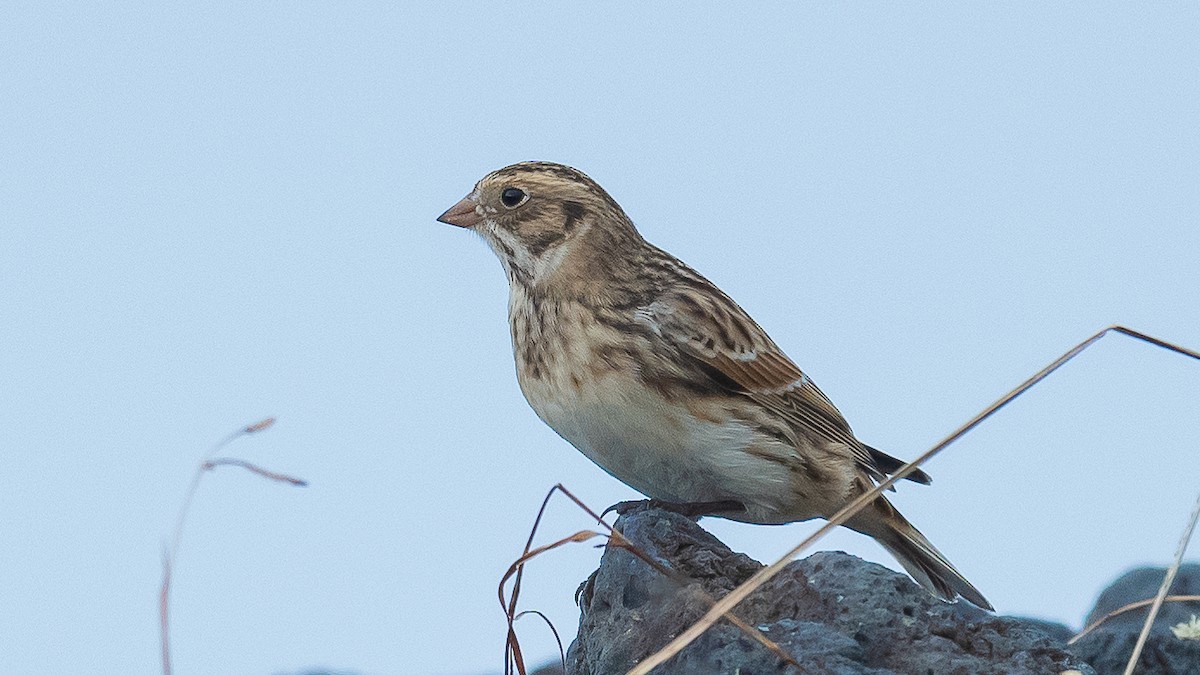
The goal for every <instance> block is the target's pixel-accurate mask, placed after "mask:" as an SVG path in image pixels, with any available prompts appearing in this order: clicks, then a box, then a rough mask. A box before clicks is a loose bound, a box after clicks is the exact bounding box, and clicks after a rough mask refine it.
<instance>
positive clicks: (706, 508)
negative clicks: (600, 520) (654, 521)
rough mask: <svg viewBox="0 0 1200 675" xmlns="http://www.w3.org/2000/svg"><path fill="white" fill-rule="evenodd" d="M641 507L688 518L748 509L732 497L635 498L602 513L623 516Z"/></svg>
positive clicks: (603, 514) (618, 503)
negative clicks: (682, 500) (681, 500)
mask: <svg viewBox="0 0 1200 675" xmlns="http://www.w3.org/2000/svg"><path fill="white" fill-rule="evenodd" d="M640 508H646V509H662V510H664V511H670V512H672V513H678V514H679V515H681V516H686V517H688V518H699V517H701V516H715V515H721V514H724V513H729V512H731V511H732V512H744V511H745V510H746V506H745V505H744V504H742V503H741V502H737V501H733V500H731V499H726V500H722V501H715V502H688V503H683V504H679V503H675V502H664V501H662V500H661V499H633V500H629V501H624V502H617V503H616V504H613V505H612V506H610V507H608V508H607V509H604V513H601V514H600V515H601V517H603V516H606V515H608V513H609V512H610V511H615V512H616V514H617V515H618V516H623V515H625V514H626V513H629V512H631V511H634V510H636V509H640Z"/></svg>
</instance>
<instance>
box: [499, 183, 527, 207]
mask: <svg viewBox="0 0 1200 675" xmlns="http://www.w3.org/2000/svg"><path fill="white" fill-rule="evenodd" d="M527 199H529V195H527V194H525V191H524V190H520V189H518V188H505V189H504V192H501V193H500V203H501V204H504V207H505V208H508V209H515V208H517V207H518V206H520V205H522V204H524V203H525V200H527Z"/></svg>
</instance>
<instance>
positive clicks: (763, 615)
mask: <svg viewBox="0 0 1200 675" xmlns="http://www.w3.org/2000/svg"><path fill="white" fill-rule="evenodd" d="M617 527H618V528H619V529H620V530H621V532H623V533H624V534H625V536H626V537H627V538H629V539H630V540H631V541H632V542H633V543H634V545H635V546H637V547H638V548H639V549H641V550H642V551H644V552H645V553H647V554H649V555H650V556H651V557H652V558H653V559H654V560H656V561H658V562H660V563H661V564H663V565H664V566H665V567H667V568H669V569H672V570H675V571H676V572H678V573H680V575H681V578H682V579H684V581H682V582H680V581H675V580H672V579H668V578H665V577H664V576H663V575H662V574H660V573H659V572H657V571H655V570H654V569H653V568H651V567H650V566H649V565H647V564H646V563H645V562H643V561H641V560H639V559H638V558H637V557H635V556H634V555H633V554H631V553H630V552H628V551H626V550H623V549H619V548H615V547H609V549H608V550H606V551H605V553H604V557H603V559H602V561H601V564H600V568H599V569H598V570H597V572H596V574H595V575H594V577H593V579H592V580H590V582H589V585H588V586H587V587H586V588H585V589H584V592H583V593H582V594H581V598H580V605H581V608H582V610H583V615H582V617H581V619H580V625H579V635H578V637H577V638H576V640H575V641H574V642H573V643H572V644H571V647H570V650H569V652H568V654H567V673H569V674H571V675H619V674H623V673H625V672H627V671H628V670H629V668H630V667H632V666H633V665H634V664H636V663H637V662H638V661H639V660H641V659H643V658H645V657H646V656H648V655H650V654H651V653H653V652H654V651H656V650H657V649H658V648H659V647H661V646H663V645H665V644H666V643H667V642H668V641H670V639H671V638H672V637H674V636H675V635H677V634H678V633H679V632H681V631H682V630H684V629H685V628H687V627H688V626H689V625H690V624H691V623H692V622H694V621H695V620H696V619H697V618H699V617H700V616H701V615H702V614H703V613H704V611H705V609H707V607H708V605H707V603H706V602H705V601H704V600H703V598H702V597H701V595H702V592H703V593H708V594H710V595H711V596H714V597H719V596H722V595H724V594H725V593H728V592H729V591H730V590H731V589H732V588H734V587H735V586H737V585H738V584H739V583H741V582H742V581H744V580H745V579H746V578H748V577H749V576H750V575H751V574H753V573H754V572H755V571H757V570H758V569H759V568H760V567H761V565H760V564H759V563H757V562H755V561H753V560H751V559H750V558H748V557H746V556H745V555H743V554H740V553H734V552H732V551H730V550H729V549H728V548H727V547H725V546H724V545H723V544H722V543H721V542H720V541H718V540H717V539H716V538H715V537H713V536H712V535H710V534H709V533H708V532H706V531H704V530H703V529H701V528H700V527H699V526H698V525H697V524H696V523H695V522H693V521H691V520H689V519H687V518H685V517H682V516H679V515H677V514H674V513H669V512H665V511H661V510H657V509H648V508H641V509H637V510H635V511H632V512H629V513H627V514H626V515H624V516H622V517H621V518H620V519H619V520H618V521H617ZM736 614H737V615H738V616H739V617H741V618H742V619H743V620H745V621H746V622H747V623H749V624H751V625H754V626H757V627H759V628H760V629H761V630H763V631H764V632H765V633H766V635H768V636H769V637H770V638H771V639H772V640H775V641H776V642H777V643H778V644H779V645H780V646H781V647H783V648H784V649H785V650H786V651H787V652H788V653H789V654H791V655H792V656H793V657H794V658H795V659H796V661H797V662H799V663H800V664H801V668H800V669H797V668H795V667H794V666H790V665H786V664H784V663H783V662H781V660H780V659H779V658H778V657H776V656H775V655H774V654H772V653H771V652H770V651H768V650H767V649H766V648H764V647H763V646H762V645H760V644H758V643H757V642H755V641H754V640H752V639H750V638H749V637H747V636H745V635H744V634H742V632H741V631H739V630H738V629H737V628H735V627H734V626H732V625H730V624H728V623H725V622H722V623H718V624H717V625H716V626H714V627H713V628H711V629H710V630H708V631H707V632H706V633H705V634H704V635H703V637H701V638H700V639H699V640H697V641H696V642H694V643H692V644H691V645H690V646H689V647H688V648H687V649H685V650H684V651H683V652H681V653H680V654H678V655H676V657H675V658H673V659H672V660H671V661H669V662H667V663H666V664H664V665H663V666H661V667H660V668H659V669H657V670H655V673H656V675H681V674H692V673H695V674H697V675H717V674H721V673H730V674H733V673H737V674H738V675H770V674H774V673H787V674H796V673H828V674H830V675H858V674H866V675H890V674H909V673H921V674H926V673H928V674H930V675H934V674H936V675H992V674H995V675H1000V674H1014V675H1016V674H1029V675H1044V674H1050V673H1063V672H1066V671H1071V670H1076V671H1078V672H1079V673H1081V674H1083V675H1090V674H1091V673H1093V672H1094V671H1093V670H1092V669H1091V668H1090V667H1089V666H1088V665H1087V664H1085V663H1084V662H1083V661H1081V660H1080V659H1079V658H1077V657H1076V656H1074V655H1072V654H1070V653H1069V652H1067V651H1065V650H1064V648H1063V646H1062V642H1061V641H1060V640H1057V639H1055V638H1052V637H1050V636H1049V635H1047V634H1046V633H1045V632H1044V631H1043V630H1042V628H1041V627H1040V626H1039V625H1038V624H1036V623H1034V622H1028V621H1022V620H1019V619H1013V618H1006V617H998V616H993V615H991V614H988V613H986V612H983V611H982V610H979V609H977V608H975V607H972V606H970V605H968V604H966V603H963V602H959V603H957V604H945V603H942V602H939V601H938V600H936V599H934V598H933V597H932V596H930V595H929V594H928V593H926V592H925V591H924V590H923V589H921V588H920V587H919V586H917V585H916V584H915V583H914V582H913V581H912V580H910V579H909V578H908V577H907V576H904V575H902V574H899V573H897V572H893V571H891V570H889V569H887V568H884V567H881V566H879V565H874V564H871V563H867V562H864V561H862V560H860V559H858V558H855V557H853V556H850V555H847V554H845V553H817V554H815V555H813V556H811V557H809V558H807V559H805V560H801V561H797V562H793V563H792V564H790V565H789V566H788V567H787V568H786V569H785V570H784V571H782V572H781V573H780V574H778V575H776V576H775V577H774V578H773V579H772V580H771V581H769V582H768V583H767V584H765V585H764V586H763V587H762V588H760V589H759V590H758V591H757V592H755V593H754V594H753V595H751V596H750V597H749V598H747V600H746V601H745V602H743V603H742V604H741V605H740V606H739V607H738V608H737V610H736Z"/></svg>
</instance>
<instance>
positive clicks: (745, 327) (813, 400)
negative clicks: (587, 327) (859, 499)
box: [639, 287, 884, 480]
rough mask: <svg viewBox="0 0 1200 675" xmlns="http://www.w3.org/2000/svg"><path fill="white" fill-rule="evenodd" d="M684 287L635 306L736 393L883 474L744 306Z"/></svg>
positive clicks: (711, 290) (874, 474)
mask: <svg viewBox="0 0 1200 675" xmlns="http://www.w3.org/2000/svg"><path fill="white" fill-rule="evenodd" d="M700 290H701V289H696V290H693V289H691V288H685V289H682V290H680V291H676V292H674V293H672V294H669V295H667V296H664V297H660V298H659V299H658V300H656V301H654V302H653V303H652V304H651V305H650V306H648V307H643V308H642V309H641V310H639V315H640V316H641V317H642V318H643V320H647V322H650V323H652V324H653V325H654V327H655V329H656V332H658V333H659V334H660V335H661V336H662V337H663V338H664V339H666V340H667V341H669V342H671V343H673V344H674V345H675V346H676V347H677V348H678V349H679V350H680V352H682V353H683V354H685V355H686V356H688V357H691V358H693V359H696V360H698V361H699V362H700V363H702V364H704V365H705V366H707V367H708V368H711V369H715V370H716V371H717V372H718V373H720V375H721V376H723V377H724V378H727V379H728V380H729V381H732V382H733V383H735V384H736V385H737V387H738V388H739V389H740V391H741V393H742V394H744V395H746V396H749V397H750V398H752V399H753V400H755V401H756V402H758V403H760V404H761V405H762V406H764V407H765V408H767V409H769V410H771V411H773V412H774V413H775V414H777V415H779V416H780V417H782V418H783V419H785V420H786V421H788V422H789V423H790V424H792V425H793V426H795V427H797V428H799V429H806V430H809V431H811V432H815V433H816V434H817V435H818V436H819V437H821V438H823V439H825V440H828V441H830V442H835V443H840V444H843V445H845V446H846V447H847V448H848V449H849V451H850V453H851V454H852V455H853V457H854V460H855V462H856V463H857V464H858V466H859V467H860V468H861V469H862V470H863V471H865V472H866V473H867V474H868V475H869V476H871V478H873V479H875V480H882V478H883V476H884V474H883V472H882V471H881V470H880V468H879V466H878V465H877V464H876V462H875V459H874V457H873V456H872V454H871V451H870V448H868V447H867V446H865V445H863V443H862V442H860V441H859V440H858V439H857V438H855V437H854V432H853V431H851V429H850V425H849V424H848V423H847V422H846V419H845V418H844V417H842V414H841V413H840V412H839V411H838V409H837V408H836V407H834V405H833V403H832V402H831V401H830V400H829V398H828V397H827V396H825V394H824V393H823V392H822V391H821V390H820V389H818V388H817V385H816V384H814V383H813V381H812V380H811V379H810V378H809V377H808V376H807V375H805V374H804V372H803V371H801V370H800V368H799V367H798V366H796V364H795V363H793V362H792V360H791V359H789V358H788V357H787V355H786V354H784V353H783V350H781V349H780V348H779V346H778V345H776V344H775V342H774V341H772V340H771V338H770V336H768V335H767V333H766V331H764V330H763V329H762V327H760V326H759V325H758V324H757V323H755V321H754V320H753V319H751V318H750V316H749V315H748V314H746V312H745V311H744V310H743V309H742V308H741V307H739V306H738V305H737V304H736V303H735V302H733V300H731V299H730V298H729V297H728V296H725V295H724V294H722V293H720V291H718V290H716V289H715V288H714V287H709V288H707V289H702V290H704V291H707V292H700Z"/></svg>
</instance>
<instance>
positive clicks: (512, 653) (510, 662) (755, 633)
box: [499, 483, 800, 675]
mask: <svg viewBox="0 0 1200 675" xmlns="http://www.w3.org/2000/svg"><path fill="white" fill-rule="evenodd" d="M555 492H561V493H563V494H564V495H566V497H567V498H568V499H570V500H571V501H572V502H574V503H575V505H576V506H578V507H579V508H580V509H581V510H583V511H584V512H585V513H587V514H588V515H589V516H591V517H592V518H594V519H595V520H596V522H597V523H598V524H600V525H602V526H603V527H604V528H605V529H606V530H608V538H609V545H611V546H618V547H620V548H623V549H625V550H626V551H629V552H630V553H632V554H633V555H634V556H636V557H637V558H638V559H640V560H641V561H643V562H645V563H646V564H647V565H649V566H650V567H651V568H653V569H654V570H655V571H657V572H658V573H659V574H662V575H663V576H665V577H667V578H668V579H670V580H672V581H674V582H676V583H677V584H679V585H680V586H681V587H682V586H686V585H687V584H688V583H689V582H690V581H691V580H690V579H688V578H686V577H685V576H683V575H682V574H679V573H678V572H676V571H674V570H671V569H668V568H667V567H664V566H663V565H662V564H661V563H659V562H658V561H657V560H654V559H653V558H651V557H650V556H649V555H647V554H646V553H645V552H644V551H642V550H640V549H639V548H638V547H636V546H634V545H633V543H632V542H630V541H629V540H628V539H626V538H625V537H624V535H622V534H621V533H620V532H619V531H617V530H615V529H613V528H612V526H610V525H609V524H608V523H606V522H605V521H604V519H603V518H602V517H601V516H600V515H599V514H597V513H596V512H595V511H594V510H593V509H592V508H591V507H589V506H588V505H587V504H584V503H583V501H582V500H580V499H579V498H578V497H576V496H575V495H574V494H573V493H572V492H571V491H570V490H568V489H567V488H566V486H564V485H563V484H561V483H559V484H556V485H555V486H554V487H552V488H550V491H549V492H547V493H546V497H545V499H543V500H542V506H541V508H540V509H538V515H537V517H536V518H535V519H534V524H533V528H532V530H531V531H530V533H529V538H528V540H527V541H526V542H525V551H524V553H523V554H522V555H521V557H520V558H518V559H517V560H516V561H515V562H514V563H513V564H512V565H511V566H509V569H508V571H507V572H506V573H505V574H504V576H503V577H502V578H501V580H500V588H499V594H500V605H501V607H504V608H505V614H506V615H507V617H508V638H507V640H506V645H505V661H504V672H505V675H511V674H512V672H513V669H514V668H515V670H516V672H517V673H518V675H525V673H526V670H525V663H524V659H523V657H522V654H521V649H520V644H519V643H518V641H517V636H516V633H515V631H514V629H513V623H514V621H515V619H516V617H517V616H519V615H517V614H515V612H516V604H517V603H516V596H517V594H518V592H519V587H520V584H521V573H522V571H523V570H524V565H525V563H526V562H528V561H529V560H530V559H532V558H534V557H536V556H538V555H541V554H542V553H544V552H546V551H549V550H552V549H555V548H558V547H559V546H562V545H564V544H568V543H576V542H582V541H587V540H589V539H592V538H594V537H599V536H604V535H603V534H601V533H599V532H595V531H593V530H582V531H580V532H576V533H575V534H573V535H571V536H569V537H564V538H562V539H559V540H558V541H556V542H553V543H551V544H547V545H545V546H541V547H538V548H537V549H530V546H531V545H532V543H533V538H534V535H535V534H536V532H537V529H538V526H539V525H540V524H541V520H542V516H543V515H544V514H545V511H546V505H547V504H548V503H549V502H550V497H552V496H553V495H554V493H555ZM514 575H515V576H516V580H515V581H514V584H513V595H512V597H511V598H510V600H509V601H508V602H507V603H506V602H505V598H504V584H505V583H506V582H507V581H508V579H509V578H511V577H513V576H514ZM699 597H700V599H701V600H702V601H704V602H706V603H707V604H708V605H710V606H711V605H713V604H714V603H715V602H716V600H714V599H713V598H712V597H711V596H709V595H708V594H707V593H705V592H704V591H702V590H701V591H699ZM522 613H524V612H522ZM725 618H726V619H727V620H728V621H729V622H730V623H731V624H733V625H734V626H735V627H737V628H738V629H739V630H741V631H742V632H744V633H745V634H746V635H748V636H749V637H751V638H753V639H754V640H756V641H757V642H758V643H759V644H761V645H763V646H764V647H766V648H767V649H769V650H770V651H771V652H772V653H773V654H775V655H776V656H777V657H778V658H779V659H780V660H782V661H783V662H784V663H788V664H790V665H794V666H797V667H799V665H800V664H798V663H797V662H796V660H795V659H794V658H793V657H792V655H791V654H788V653H787V652H786V651H784V649H783V648H782V647H780V646H779V645H778V644H776V643H775V642H774V641H772V640H771V639H770V638H768V637H767V636H766V635H763V633H762V631H760V630H758V629H757V628H754V627H753V626H751V625H749V624H747V623H746V622H745V621H743V620H741V619H740V618H738V617H737V616H735V615H733V614H726V615H725ZM555 635H556V636H557V631H556V632H555ZM560 651H561V644H560ZM563 667H564V668H565V667H566V664H565V657H564V666H563Z"/></svg>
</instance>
